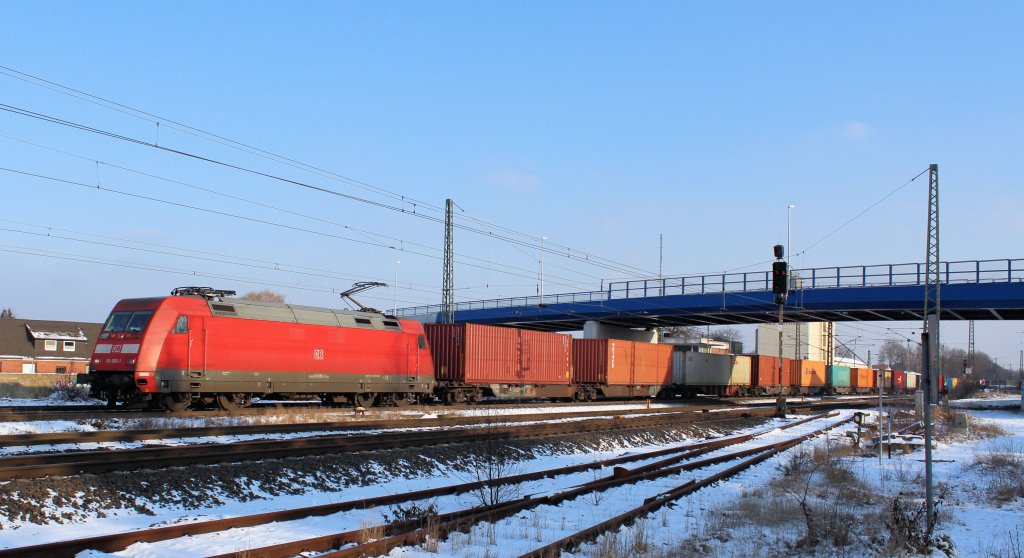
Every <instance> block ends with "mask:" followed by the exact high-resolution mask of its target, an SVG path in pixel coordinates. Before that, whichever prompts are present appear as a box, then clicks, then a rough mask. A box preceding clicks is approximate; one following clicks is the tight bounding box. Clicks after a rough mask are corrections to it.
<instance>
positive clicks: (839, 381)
mask: <svg viewBox="0 0 1024 558" xmlns="http://www.w3.org/2000/svg"><path fill="white" fill-rule="evenodd" d="M827 368H828V369H827V370H826V373H827V374H828V381H829V383H830V384H832V387H837V388H848V387H850V367H849V366H829V367H827Z"/></svg>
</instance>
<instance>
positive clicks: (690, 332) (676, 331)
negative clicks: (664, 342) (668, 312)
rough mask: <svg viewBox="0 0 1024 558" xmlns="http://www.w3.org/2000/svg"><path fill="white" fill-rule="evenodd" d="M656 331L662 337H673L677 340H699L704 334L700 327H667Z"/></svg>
mask: <svg viewBox="0 0 1024 558" xmlns="http://www.w3.org/2000/svg"><path fill="white" fill-rule="evenodd" d="M658 330H659V331H660V332H661V335H662V336H664V337H674V338H677V339H700V337H701V335H703V333H704V330H703V329H701V328H700V326H669V327H662V328H658Z"/></svg>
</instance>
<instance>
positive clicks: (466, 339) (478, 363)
mask: <svg viewBox="0 0 1024 558" xmlns="http://www.w3.org/2000/svg"><path fill="white" fill-rule="evenodd" d="M424 330H425V332H426V335H427V340H428V341H429V342H430V352H431V355H432V356H433V359H434V370H435V376H436V378H437V379H438V380H446V381H453V382H466V383H470V384H479V383H486V384H489V383H497V384H562V385H568V384H569V383H570V382H571V379H572V378H571V377H572V337H570V336H569V335H563V334H560V333H545V332H541V331H529V330H522V329H516V328H510V327H497V326H487V325H479V324H426V325H425V326H424Z"/></svg>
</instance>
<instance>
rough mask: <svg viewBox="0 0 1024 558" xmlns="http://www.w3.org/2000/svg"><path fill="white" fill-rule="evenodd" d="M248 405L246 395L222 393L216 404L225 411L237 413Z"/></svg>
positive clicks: (247, 396)
mask: <svg viewBox="0 0 1024 558" xmlns="http://www.w3.org/2000/svg"><path fill="white" fill-rule="evenodd" d="M249 403H250V400H249V394H248V393H222V394H220V395H218V396H217V404H218V405H220V408H221V409H224V410H225V411H237V410H238V409H241V408H242V407H248V406H249Z"/></svg>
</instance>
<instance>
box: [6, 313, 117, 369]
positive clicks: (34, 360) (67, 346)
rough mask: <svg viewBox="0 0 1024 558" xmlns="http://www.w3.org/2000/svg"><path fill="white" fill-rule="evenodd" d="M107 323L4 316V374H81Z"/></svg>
mask: <svg viewBox="0 0 1024 558" xmlns="http://www.w3.org/2000/svg"><path fill="white" fill-rule="evenodd" d="M102 327H103V324H95V323H88V322H59V321H51V320H24V319H21V318H11V317H6V316H5V317H3V318H0V373H4V374H53V373H57V374H79V373H85V372H87V371H88V368H89V359H90V358H91V357H92V349H93V346H94V345H95V343H96V339H97V337H99V334H100V329H102Z"/></svg>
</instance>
